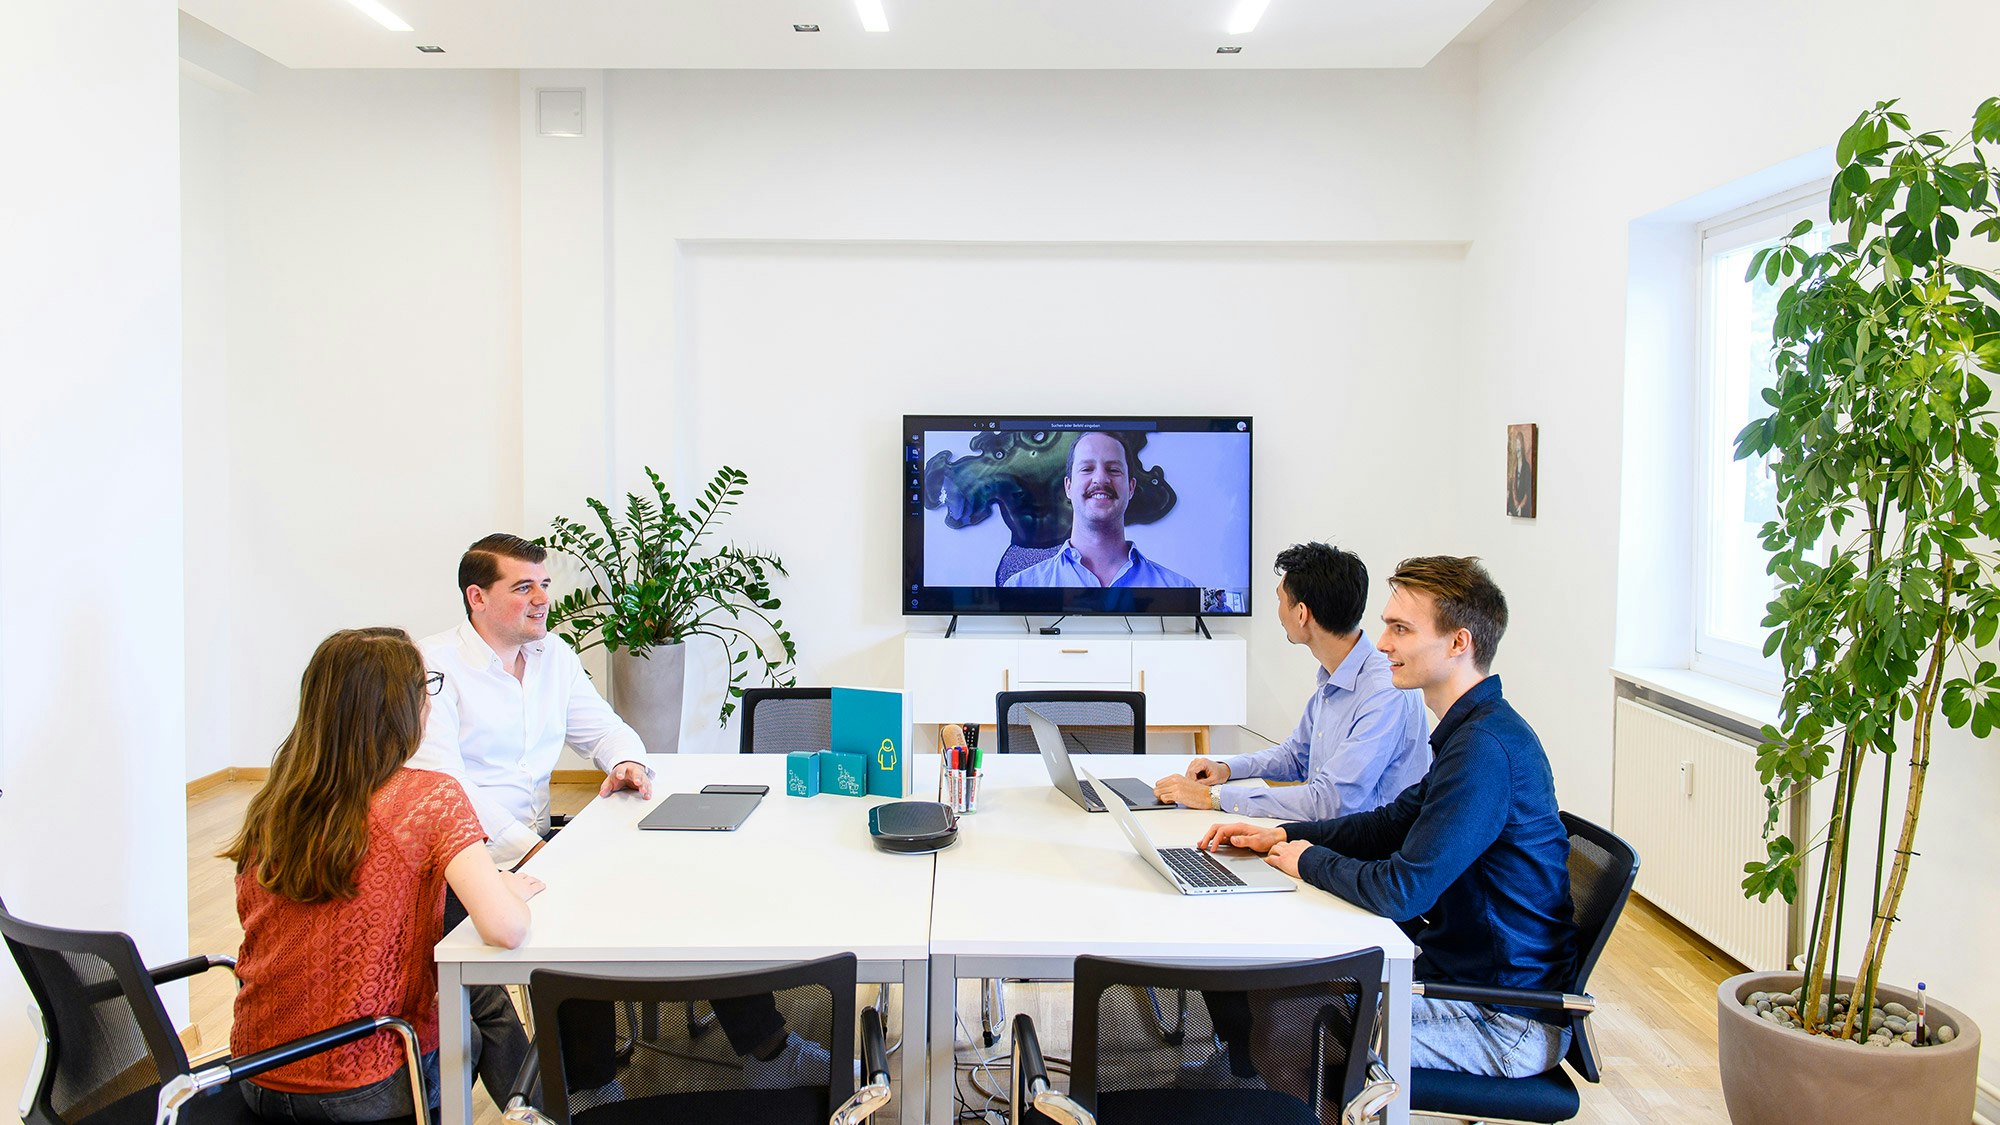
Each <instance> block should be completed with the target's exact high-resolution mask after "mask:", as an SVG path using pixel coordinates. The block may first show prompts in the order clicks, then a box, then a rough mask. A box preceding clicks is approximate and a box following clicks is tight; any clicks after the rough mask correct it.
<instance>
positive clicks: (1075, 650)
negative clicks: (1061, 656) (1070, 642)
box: [1063, 648, 1090, 654]
mask: <svg viewBox="0 0 2000 1125" xmlns="http://www.w3.org/2000/svg"><path fill="white" fill-rule="evenodd" d="M1063 652H1064V653H1083V654H1088V653H1089V652H1090V650H1089V649H1087V648H1066V649H1064V650H1063Z"/></svg>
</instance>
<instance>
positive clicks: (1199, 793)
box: [1153, 773, 1215, 809]
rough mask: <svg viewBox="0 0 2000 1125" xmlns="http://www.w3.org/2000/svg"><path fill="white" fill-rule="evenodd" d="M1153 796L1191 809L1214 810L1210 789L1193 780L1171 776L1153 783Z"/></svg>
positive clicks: (1176, 775) (1178, 775) (1175, 775)
mask: <svg viewBox="0 0 2000 1125" xmlns="http://www.w3.org/2000/svg"><path fill="white" fill-rule="evenodd" d="M1153 796H1155V797H1158V798H1159V799H1160V800H1162V801H1171V802H1173V803H1174V804H1177V805H1186V806H1187V807H1188V808H1191V809H1212V808H1214V807H1215V805H1214V803H1213V802H1212V799H1211V794H1210V792H1209V787H1208V786H1207V785H1204V784H1202V783H1201V782H1199V781H1196V780H1194V779H1193V778H1188V777H1183V776H1181V775H1180V774H1177V773H1176V774H1169V775H1167V776H1166V777H1163V778H1161V779H1160V780H1158V781H1156V782H1154V783H1153Z"/></svg>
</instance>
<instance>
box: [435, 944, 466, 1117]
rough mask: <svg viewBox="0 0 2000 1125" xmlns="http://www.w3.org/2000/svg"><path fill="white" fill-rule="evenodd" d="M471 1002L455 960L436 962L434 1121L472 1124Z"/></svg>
mask: <svg viewBox="0 0 2000 1125" xmlns="http://www.w3.org/2000/svg"><path fill="white" fill-rule="evenodd" d="M471 1061H472V1004H471V999H470V997H469V996H468V994H467V993H466V991H465V986H464V984H463V982H462V981H461V979H460V969H459V965H458V962H456V961H444V962H440V963H439V964H438V1099H439V1101H438V1125H472V1066H471Z"/></svg>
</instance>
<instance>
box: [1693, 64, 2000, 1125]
mask: <svg viewBox="0 0 2000 1125" xmlns="http://www.w3.org/2000/svg"><path fill="white" fill-rule="evenodd" d="M1996 142H2000V99H1989V100H1987V101H1986V102H1985V103H1983V104H1982V105H1981V106H1980V107H1979V109H1978V112H1977V113H1976V114H1975V116H1974V118H1973V124H1972V128H1971V130H1970V131H1969V132H1968V133H1967V134H1965V135H1964V136H1962V137H1958V138H1951V137H1947V136H1944V135H1942V134H1939V133H1934V132H1917V131H1913V130H1912V129H1911V128H1910V124H1909V121H1908V119H1907V118H1906V117H1905V116H1904V114H1903V113H1901V112H1900V111H1898V110H1897V109H1896V108H1895V103H1894V102H1883V103H1881V104H1879V105H1877V106H1876V107H1875V108H1874V109H1871V110H1869V111H1867V112H1865V113H1863V114H1861V115H1860V116H1859V117H1858V118H1856V119H1855V121H1854V123H1853V124H1852V125H1850V126H1849V127H1848V128H1847V130H1846V132H1844V133H1843V134H1842V135H1841V138H1840V142H1839V144H1838V146H1837V148H1836V153H1835V156H1836V162H1837V163H1838V165H1839V171H1838V173H1837V174H1836V175H1835V177H1834V181H1833V187H1832V190H1831V191H1830V193H1829V195H1828V199H1827V203H1828V217H1829V219H1830V222H1831V224H1832V228H1833V231H1832V237H1833V242H1832V244H1831V245H1829V246H1827V247H1826V248H1825V249H1824V250H1819V251H1817V252H1815V251H1812V250H1810V249H1808V248H1807V247H1806V246H1804V245H1802V244H1801V243H1800V242H1799V241H1798V240H1799V239H1801V238H1803V236H1805V235H1806V234H1807V232H1808V231H1809V230H1810V229H1811V226H1812V224H1811V223H1809V222H1808V223H1801V224H1799V226H1798V227H1797V228H1795V229H1794V230H1793V231H1792V232H1791V235H1790V236H1789V237H1788V238H1787V239H1785V240H1784V241H1783V242H1781V243H1780V244H1779V245H1777V246H1775V247H1772V248H1770V249H1767V250H1764V251H1762V252H1760V253H1759V254H1757V255H1756V256H1755V257H1754V258H1753V261H1752V265H1751V274H1752V276H1753V277H1755V276H1757V275H1758V274H1759V273H1761V275H1762V277H1763V279H1764V281H1765V282H1766V283H1768V284H1776V283H1777V282H1778V281H1779V279H1780V278H1795V280H1792V281H1791V282H1790V284H1789V285H1788V286H1787V287H1786V288H1785V290H1784V291H1783V292H1782V293H1781V294H1780V295H1779V297H1778V302H1777V314H1776V319H1775V322H1774V326H1773V330H1772V339H1773V345H1774V346H1773V354H1774V356H1775V358H1776V365H1775V376H1776V378H1775V384H1774V385H1773V386H1772V387H1771V388H1770V389H1768V390H1766V391H1765V392H1764V400H1765V402H1766V403H1768V404H1769V405H1770V407H1771V412H1770V414H1769V415H1768V416H1766V417H1764V418H1760V419H1758V420H1756V421H1753V422H1751V423H1750V424H1749V425H1748V426H1746V427H1745V428H1744V429H1743V431H1742V433H1741V434H1740V435H1738V438H1737V448H1736V455H1737V457H1738V458H1739V459H1742V458H1750V457H1765V458H1768V459H1769V464H1770V470H1771V475H1772V478H1773V482H1774V484H1775V490H1776V497H1777V511H1778V515H1777V519H1775V520H1774V521H1772V522H1770V523H1768V524H1766V525H1765V526H1764V529H1763V539H1764V545H1765V547H1766V548H1767V549H1768V550H1769V551H1770V552H1771V563H1770V569H1771V573H1772V574H1773V575H1774V576H1775V577H1776V578H1777V594H1776V596H1775V598H1774V599H1773V600H1772V602H1771V603H1770V607H1769V616H1767V617H1766V618H1765V621H1764V624H1765V625H1766V626H1768V627H1769V628H1770V629H1771V634H1770V638H1769V641H1768V643H1767V644H1766V645H1765V651H1766V653H1767V654H1770V653H1775V654H1777V656H1778V657H1779V659H1780V661H1781V663H1782V666H1783V670H1784V692H1783V699H1782V702H1781V705H1780V715H1779V721H1778V724H1777V725H1776V726H1771V727H1766V728H1764V731H1763V736H1764V738H1763V744H1762V746H1761V747H1760V748H1759V750H1758V767H1759V770H1760V772H1761V774H1762V776H1763V779H1764V781H1765V784H1766V790H1765V796H1766V797H1767V799H1768V805H1769V809H1768V814H1769V815H1768V817H1767V819H1766V821H1765V836H1766V839H1767V854H1766V856H1765V857H1764V858H1763V859H1762V860H1760V861H1757V862H1753V863H1748V864H1746V865H1745V866H1744V870H1745V873H1746V877H1745V878H1744V880H1743V889H1744V893H1745V894H1746V895H1756V896H1757V897H1759V898H1761V899H1768V898H1769V897H1770V896H1771V895H1772V894H1774V893H1775V894H1779V895H1782V896H1783V897H1784V898H1785V899H1786V900H1787V901H1791V900H1792V899H1793V898H1794V896H1795V895H1796V894H1797V892H1798V889H1799V887H1800V885H1801V883H1802V882H1803V881H1804V880H1802V878H1801V876H1802V875H1804V874H1808V873H1809V874H1810V877H1811V880H1812V900H1811V907H1810V916H1811V925H1810V929H1809V940H1808V943H1807V949H1806V952H1805V955H1804V957H1803V963H1804V965H1803V969H1802V970H1801V971H1797V972H1782V973H1762V974H1757V973H1753V974H1745V975H1743V976H1739V977H1734V978H1732V979H1731V980H1730V981H1727V982H1725V983H1724V984H1723V985H1722V987H1721V989H1720V990H1719V992H1718V994H1717V1004H1718V1010H1719V1017H1720V1019H1721V1029H1720V1030H1721V1036H1720V1048H1721V1054H1722V1067H1723V1090H1724V1095H1725V1097H1726V1099H1727V1102H1728V1105H1729V1113H1730V1119H1731V1120H1732V1121H1734V1122H1736V1123H1737V1125H1749V1123H1753V1122H1766V1121H1769V1122H1776V1121H1780V1120H1783V1121H1788V1122H1789V1121H1803V1120H1815V1119H1819V1118H1822V1117H1828V1118H1830V1117H1833V1116H1845V1115H1847V1114H1849V1113H1852V1112H1853V1110H1854V1108H1855V1107H1856V1106H1858V1105H1864V1104H1880V1105H1881V1106H1882V1107H1883V1110H1884V1112H1887V1113H1891V1114H1893V1115H1894V1116H1896V1117H1898V1118H1899V1119H1903V1120H1912V1121H1967V1120H1970V1119H1971V1115H1972V1108H1973V1100H1974V1097H1975V1085H1976V1078H1977V1070H1978V1061H1979V1031H1978V1029H1977V1028H1976V1027H1974V1026H1973V1025H1972V1023H1971V1021H1970V1020H1968V1019H1967V1018H1966V1017H1965V1015H1964V1014H1963V1013H1961V1012H1958V1011H1956V1010H1954V1009H1952V1008H1949V1007H1946V1006H1945V1005H1943V1004H1940V1003H1938V1002H1937V1001H1935V1000H1932V1001H1930V1002H1929V1004H1928V1006H1927V1007H1928V1011H1927V1012H1926V1013H1925V1015H1926V1017H1927V1018H1926V1020H1925V1021H1924V1022H1925V1024H1926V1026H1925V1027H1924V1028H1923V1030H1922V1031H1919V1030H1918V1028H1917V1026H1916V1023H1915V1018H1914V1016H1913V1015H1912V1016H1910V1017H1909V1018H1908V1019H1906V1018H1905V1014H1906V1013H1908V1012H1909V1011H1910V1010H1911V1009H1918V1008H1922V1007H1925V1005H1924V1004H1922V1002H1921V1000H1920V998H1919V997H1918V996H1917V995H1916V994H1915V993H1913V992H1911V991H1910V990H1908V989H1896V988H1891V987H1890V986H1889V985H1888V984H1887V983H1885V982H1883V981H1881V980H1880V971H1881V966H1882V959H1883V956H1884V953H1885V952H1886V950H1887V948H1888V944H1889V938H1890V936H1891V933H1892V931H1893V929H1894V926H1895V923H1896V921H1897V919H1898V910H1899V904H1900V903H1901V901H1902V896H1903V890H1904V888H1905V886H1906V885H1907V882H1908V878H1909V872H1910V866H1911V863H1912V861H1913V860H1914V859H1915V857H1916V855H1917V854H1918V851H1919V848H1918V838H1917V829H1918V823H1919V814H1920V813H1921V811H1922V808H1923V797H1924V786H1925V782H1926V780H1927V774H1928V770H1929V768H1930V763H1931V747H1932V743H1933V741H1934V739H1935V737H1936V733H1937V719H1938V717H1939V716H1940V715H1942V716H1943V718H1944V720H1945V722H1946V723H1948V724H1949V725H1951V726H1952V727H1968V726H1969V727H1970V728H1971V730H1972V732H1973V734H1974V735H1975V736H1978V737H1981V738H1983V737H1985V736H1986V735H1987V734H1988V733H1990V732H1991V731H1992V730H1993V728H1994V726H1995V725H1996V724H2000V673H1996V670H1995V666H1994V664H1993V663H1992V662H1990V661H1985V660H1980V659H1979V658H1978V655H1977V650H1979V649H1984V648H1986V647H1987V646H1989V645H1990V644H1991V643H1992V642H1993V639H1994V634H1995V631H1996V628H2000V583H1996V558H1995V556H1994V555H1993V554H1992V553H1991V547H1990V543H1991V541H1992V540H1994V539H1995V538H2000V458H1996V452H1995V443H1996V437H2000V431H1996V427H1995V424H1994V421H1993V416H1992V413H1991V411H1990V410H1989V409H1988V402H1989V399H1990V398H1991V395H1992V392H1991V390H1990V388H1989V380H1990V379H1991V378H1992V373H1993V372H1994V371H1996V370H2000V281H1996V279H1995V277H1994V275H1993V274H1991V273H1989V272H1987V271H1985V270H1982V269H1979V268H1976V267H1974V266H1971V265H1968V264H1966V263H1965V262H1963V261H1961V260H1957V259H1954V258H1953V257H1952V249H1953V247H1954V246H1955V245H1956V244H1958V243H1959V242H1961V241H1963V240H1968V239H1969V240H1978V241H1984V242H1993V241H2000V180H1997V179H1996V177H1995V170H1994V168H1993V167H1992V166H1991V165H1990V164H1989V154H1988V151H1987V149H1986V148H1985V147H1984V146H1989V145H1993V144H1995V143H1996ZM1898 772H1900V773H1902V774H1903V775H1904V781H1905V791H1904V796H1903V800H1902V802H1901V808H1900V809H1897V808H1895V807H1894V805H1895V802H1894V801H1893V800H1892V799H1891V794H1892V786H1891V782H1892V781H1893V780H1895V775H1896V774H1897V773H1898ZM1829 781H1830V782H1831V783H1832V792H1831V798H1830V807H1831V813H1830V815H1829V816H1828V817H1827V818H1826V819H1825V821H1824V823H1822V824H1820V825H1818V826H1816V828H1815V830H1814V832H1813V834H1812V835H1811V836H1810V837H1808V838H1806V839H1803V840H1794V839H1792V838H1791V837H1790V836H1789V835H1785V834H1774V830H1775V828H1776V826H1777V824H1778V822H1779V820H1780V814H1781V812H1783V811H1784V810H1785V809H1786V808H1787V807H1788V805H1789V803H1790V802H1793V801H1795V800H1797V801H1804V800H1806V799H1807V791H1808V790H1809V789H1810V788H1812V787H1813V786H1815V785H1825V784H1826V783H1827V782H1829ZM1864 786H1866V787H1867V788H1868V789H1869V791H1870V793H1871V794H1873V793H1874V792H1875V791H1876V790H1877V789H1878V788H1879V792H1880V797H1881V801H1882V809H1881V813H1880V817H1879V820H1878V821H1877V822H1876V823H1856V822H1855V801H1856V798H1857V796H1859V795H1860V793H1861V791H1862V789H1863V787H1864ZM1814 856H1817V861H1816V863H1809V860H1810V859H1811V858H1812V857H1814ZM1815 868H1816V870H1815ZM1861 896H1866V900H1867V901H1869V902H1872V903H1873V909H1872V910H1871V911H1870V916H1871V918H1872V921H1871V923H1870V924H1869V925H1868V927H1867V932H1866V933H1865V934H1861V933H1855V934H1848V933H1846V932H1844V929H1845V928H1844V927H1843V925H1842V921H1843V914H1844V913H1845V911H1844V909H1843V906H1844V904H1845V903H1846V902H1847V901H1848V900H1851V899H1859V898H1860V897H1861ZM1856 940H1859V941H1860V943H1861V944H1860V947H1859V950H1858V951H1857V949H1856V948H1855V946H1854V945H1853V944H1852V943H1853V942H1854V941H1856ZM1841 965H1851V966H1853V967H1854V969H1855V971H1854V974H1853V975H1852V976H1851V977H1849V976H1840V975H1838V974H1837V972H1836V970H1837V967H1838V966H1841ZM1905 983H1914V982H1905ZM1746 1003H1747V1004H1749V1005H1750V1006H1748V1007H1746ZM1759 1009H1761V1011H1760V1010H1759ZM1787 1025H1793V1026H1787ZM1857 1044H1872V1045H1873V1046H1874V1049H1867V1048H1866V1047H1864V1046H1857ZM1906 1047H1908V1048H1914V1049H1905V1048H1906ZM1884 1091H1893V1095H1892V1097H1891V1098H1890V1100H1889V1101H1887V1102H1882V1101H1881V1100H1880V1099H1881V1098H1882V1096H1883V1093H1884Z"/></svg>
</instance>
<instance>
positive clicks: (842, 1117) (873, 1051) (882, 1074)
mask: <svg viewBox="0 0 2000 1125" xmlns="http://www.w3.org/2000/svg"><path fill="white" fill-rule="evenodd" d="M861 1077H862V1086H861V1088H860V1089H859V1090H856V1091H854V1094H853V1096H852V1097H849V1098H848V1099H847V1100H846V1101H845V1102H842V1103H841V1104H840V1107H839V1108H838V1109H836V1110H834V1111H833V1116H832V1117H830V1118H828V1122H829V1125H860V1123H861V1122H863V1121H866V1120H868V1118H869V1117H871V1116H873V1115H874V1113H875V1111H876V1110H878V1109H881V1108H882V1107H883V1106H885V1105H888V1104H889V1048H888V1040H887V1039H886V1038H884V1037H883V1034H882V1013H880V1012H878V1011H876V1010H875V1009H874V1008H873V1007H872V1006H871V1007H867V1008H863V1009H861ZM528 1125H532V1123H528Z"/></svg>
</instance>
